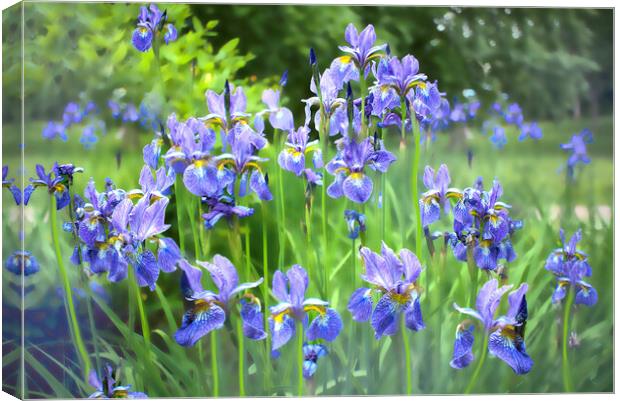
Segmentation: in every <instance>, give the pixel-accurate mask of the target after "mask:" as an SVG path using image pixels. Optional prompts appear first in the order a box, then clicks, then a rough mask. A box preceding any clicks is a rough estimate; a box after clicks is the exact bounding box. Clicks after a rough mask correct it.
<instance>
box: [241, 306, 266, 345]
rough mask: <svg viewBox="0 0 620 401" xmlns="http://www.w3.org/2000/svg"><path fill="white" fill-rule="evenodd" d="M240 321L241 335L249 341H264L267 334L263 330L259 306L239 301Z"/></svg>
mask: <svg viewBox="0 0 620 401" xmlns="http://www.w3.org/2000/svg"><path fill="white" fill-rule="evenodd" d="M241 320H242V321H243V335H244V336H246V337H247V338H249V339H251V340H264V339H265V338H267V333H266V332H265V330H264V329H263V327H264V326H263V313H262V312H261V309H260V305H258V304H256V303H254V302H246V300H242V301H241Z"/></svg>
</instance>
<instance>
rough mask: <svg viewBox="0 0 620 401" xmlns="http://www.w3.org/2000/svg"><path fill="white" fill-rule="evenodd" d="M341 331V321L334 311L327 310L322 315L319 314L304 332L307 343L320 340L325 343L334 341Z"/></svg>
mask: <svg viewBox="0 0 620 401" xmlns="http://www.w3.org/2000/svg"><path fill="white" fill-rule="evenodd" d="M341 330H342V319H341V318H340V315H339V314H338V312H337V311H336V310H335V309H332V308H327V310H326V312H325V313H324V314H321V315H319V316H317V317H316V318H314V320H312V323H310V327H309V328H308V331H307V332H306V336H307V337H308V340H309V341H314V340H316V339H318V338H322V339H324V340H326V341H334V340H335V339H336V337H338V334H340V331H341Z"/></svg>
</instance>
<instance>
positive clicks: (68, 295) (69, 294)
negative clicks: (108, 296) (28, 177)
mask: <svg viewBox="0 0 620 401" xmlns="http://www.w3.org/2000/svg"><path fill="white" fill-rule="evenodd" d="M50 224H51V226H52V241H53V242H54V251H55V253H56V262H57V263H58V270H59V272H60V277H61V280H62V287H63V290H64V295H65V297H64V301H65V305H66V307H67V310H68V311H69V318H70V322H69V324H70V329H71V331H72V332H73V334H74V337H75V338H74V343H75V348H76V350H77V352H78V354H79V355H80V358H81V359H82V367H83V368H84V377H88V373H89V372H90V359H89V358H88V352H87V351H86V347H85V345H84V341H83V340H82V333H81V332H80V326H79V324H78V322H77V314H76V313H75V305H74V304H73V291H72V290H71V282H70V281H69V275H68V274H67V269H66V268H65V264H64V262H63V260H62V254H61V252H60V240H59V238H58V211H57V210H56V197H55V196H54V195H53V194H51V195H50Z"/></svg>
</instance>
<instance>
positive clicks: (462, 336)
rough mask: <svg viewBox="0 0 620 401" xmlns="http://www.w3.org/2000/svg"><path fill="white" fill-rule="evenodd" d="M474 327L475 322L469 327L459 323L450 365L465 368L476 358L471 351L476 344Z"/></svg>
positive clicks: (455, 367)
mask: <svg viewBox="0 0 620 401" xmlns="http://www.w3.org/2000/svg"><path fill="white" fill-rule="evenodd" d="M474 328H475V326H474V325H473V324H472V325H470V326H469V328H467V329H466V328H463V327H461V325H459V327H458V328H457V330H456V338H455V340H454V351H453V352H452V360H451V361H450V366H452V367H453V368H454V369H463V368H464V367H467V366H469V364H470V363H472V361H473V360H474V354H473V353H472V351H471V350H472V348H473V346H474Z"/></svg>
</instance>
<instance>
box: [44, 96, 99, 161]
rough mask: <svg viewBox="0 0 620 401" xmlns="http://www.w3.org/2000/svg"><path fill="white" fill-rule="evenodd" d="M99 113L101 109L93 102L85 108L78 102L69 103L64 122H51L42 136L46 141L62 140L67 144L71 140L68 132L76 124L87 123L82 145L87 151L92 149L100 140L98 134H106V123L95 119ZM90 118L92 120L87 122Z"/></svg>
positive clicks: (64, 114)
mask: <svg viewBox="0 0 620 401" xmlns="http://www.w3.org/2000/svg"><path fill="white" fill-rule="evenodd" d="M98 112H99V109H98V107H97V105H96V104H95V103H94V102H92V101H90V102H87V103H86V104H85V105H83V106H82V105H80V104H79V103H77V102H69V103H68V104H67V105H66V106H65V110H64V112H63V115H62V121H61V122H58V121H49V122H48V123H47V125H46V126H45V127H43V131H42V132H41V135H42V136H43V138H45V139H50V140H51V139H56V138H60V139H61V140H62V141H64V142H66V141H67V140H68V139H69V137H68V135H67V130H68V129H69V128H70V127H71V126H73V125H75V124H81V123H84V122H85V121H87V122H88V123H87V124H86V126H85V127H84V129H83V131H82V137H81V138H80V143H82V145H84V147H85V148H86V149H90V148H91V147H92V146H93V145H94V144H95V143H97V141H98V140H99V138H98V136H97V133H101V134H105V132H106V127H105V123H104V122H103V121H102V120H100V119H97V118H95V115H96V114H97V113H98ZM88 117H90V118H89V119H88V120H87V118H88Z"/></svg>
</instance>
